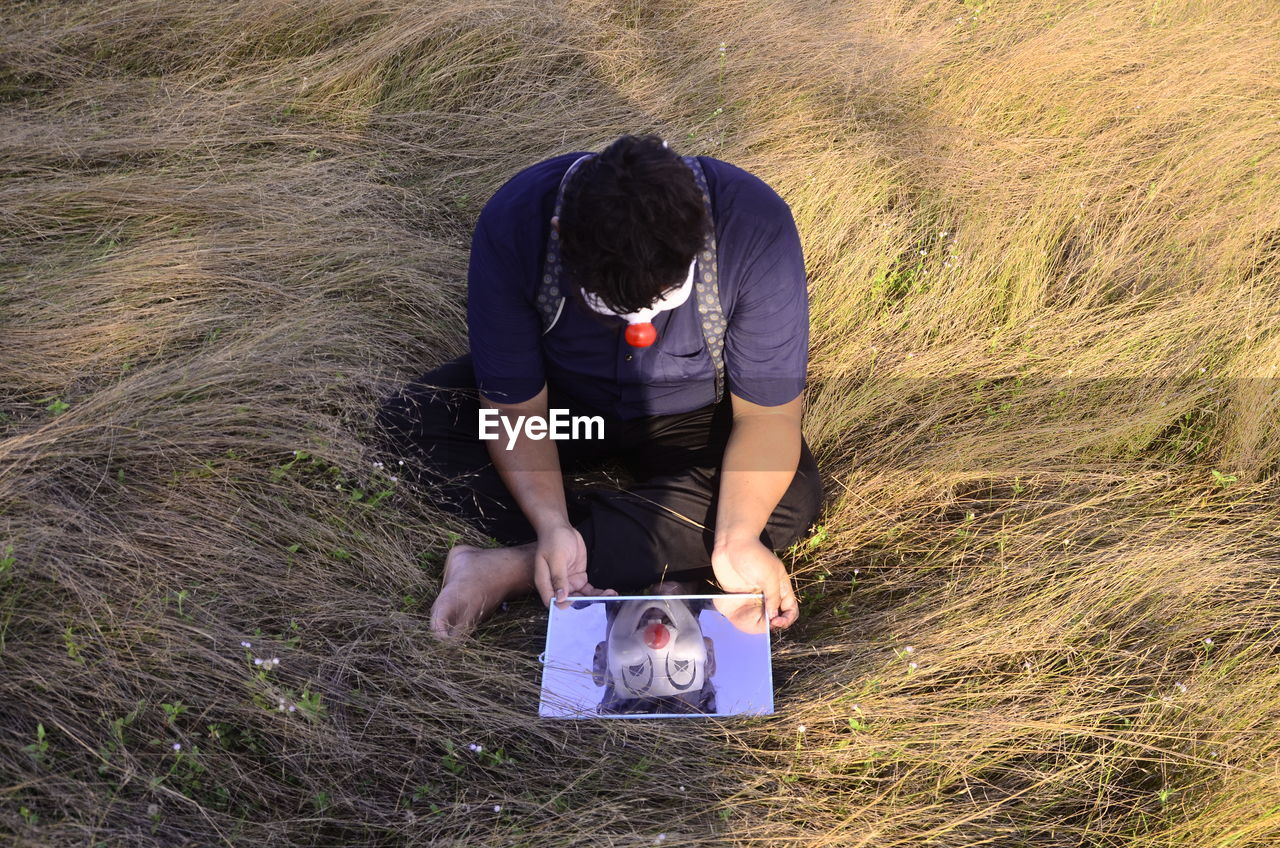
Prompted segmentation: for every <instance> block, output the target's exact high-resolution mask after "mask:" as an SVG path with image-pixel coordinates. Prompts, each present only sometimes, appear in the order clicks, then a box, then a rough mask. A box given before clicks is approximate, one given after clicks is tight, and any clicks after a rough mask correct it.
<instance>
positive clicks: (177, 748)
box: [173, 742, 182, 751]
mask: <svg viewBox="0 0 1280 848" xmlns="http://www.w3.org/2000/svg"><path fill="white" fill-rule="evenodd" d="M173 750H175V751H181V750H182V743H181V742H174V743H173Z"/></svg>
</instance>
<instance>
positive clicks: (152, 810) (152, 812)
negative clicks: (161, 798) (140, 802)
mask: <svg viewBox="0 0 1280 848" xmlns="http://www.w3.org/2000/svg"><path fill="white" fill-rule="evenodd" d="M147 815H149V816H158V815H160V805H159V804H148V805H147Z"/></svg>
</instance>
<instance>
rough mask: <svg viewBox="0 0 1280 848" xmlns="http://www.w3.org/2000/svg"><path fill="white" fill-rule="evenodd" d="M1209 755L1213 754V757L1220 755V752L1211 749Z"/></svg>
mask: <svg viewBox="0 0 1280 848" xmlns="http://www.w3.org/2000/svg"><path fill="white" fill-rule="evenodd" d="M1209 756H1211V757H1216V756H1218V752H1217V751H1213V750H1211V751H1209Z"/></svg>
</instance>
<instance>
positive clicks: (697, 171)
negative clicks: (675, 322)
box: [681, 156, 727, 403]
mask: <svg viewBox="0 0 1280 848" xmlns="http://www.w3.org/2000/svg"><path fill="white" fill-rule="evenodd" d="M681 158H682V159H684V163H685V164H686V165H688V166H689V168H690V170H692V171H693V179H694V182H696V183H697V184H698V189H699V190H700V191H701V192H702V205H703V206H704V207H705V208H706V210H707V235H706V238H704V239H703V241H702V251H701V252H700V253H699V254H698V268H697V276H696V277H695V278H694V289H693V292H694V294H695V295H697V297H698V323H699V325H700V326H701V327H702V338H703V339H705V340H706V342H707V351H708V352H709V353H710V354H711V365H712V367H713V368H715V371H716V402H717V403H719V402H720V400H721V399H722V398H723V397H724V333H725V330H726V329H727V325H726V323H725V320H724V312H723V310H721V309H720V267H719V263H718V262H717V261H716V225H715V218H713V217H712V215H711V191H710V190H709V189H708V188H707V177H706V175H705V174H703V173H702V165H701V164H700V163H699V162H698V157H697V156H683V157H681Z"/></svg>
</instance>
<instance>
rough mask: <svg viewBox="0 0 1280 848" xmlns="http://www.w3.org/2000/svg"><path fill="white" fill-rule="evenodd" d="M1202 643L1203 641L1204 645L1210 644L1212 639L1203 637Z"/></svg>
mask: <svg viewBox="0 0 1280 848" xmlns="http://www.w3.org/2000/svg"><path fill="white" fill-rule="evenodd" d="M1204 643H1205V644H1206V645H1212V644H1213V640H1212V639H1205V640H1204Z"/></svg>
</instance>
